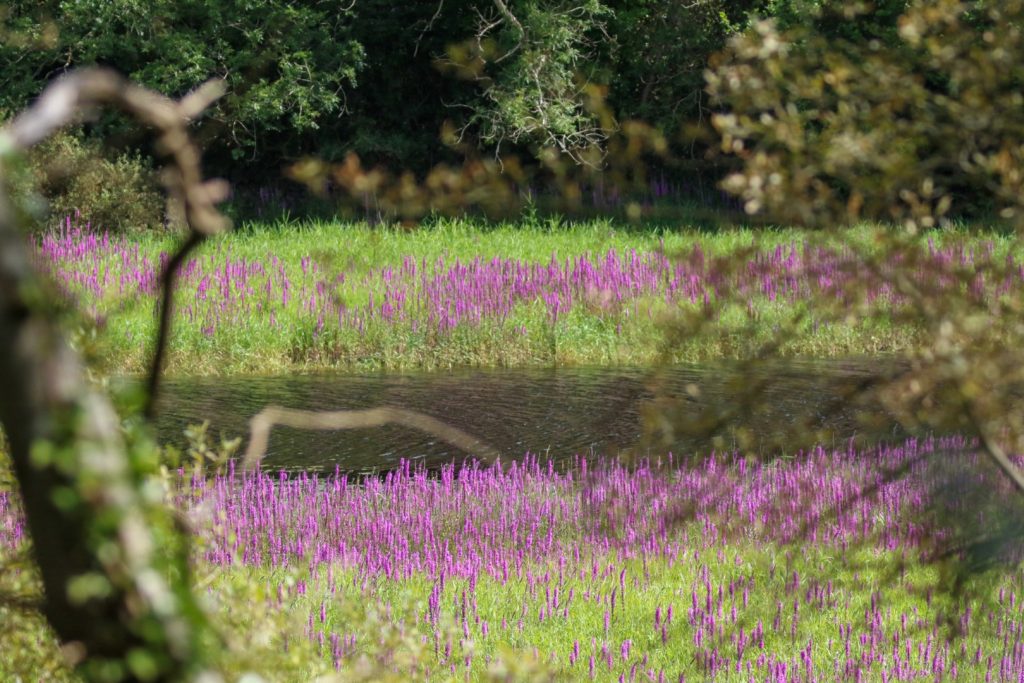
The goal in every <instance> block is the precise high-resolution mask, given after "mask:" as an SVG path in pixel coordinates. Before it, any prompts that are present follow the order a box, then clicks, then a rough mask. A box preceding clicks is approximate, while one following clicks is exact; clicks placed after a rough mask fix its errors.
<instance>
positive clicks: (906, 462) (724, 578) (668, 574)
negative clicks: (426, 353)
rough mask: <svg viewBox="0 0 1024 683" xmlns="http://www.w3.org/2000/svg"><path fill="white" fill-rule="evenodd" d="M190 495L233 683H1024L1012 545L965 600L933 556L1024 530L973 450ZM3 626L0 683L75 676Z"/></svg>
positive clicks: (260, 486) (478, 474) (208, 595)
mask: <svg viewBox="0 0 1024 683" xmlns="http://www.w3.org/2000/svg"><path fill="white" fill-rule="evenodd" d="M903 466H907V467H908V472H907V474H906V475H905V476H904V477H902V478H899V479H896V480H893V481H884V479H879V476H880V475H881V474H882V473H884V472H886V471H891V470H892V469H894V468H900V467H903ZM879 481H881V482H882V483H880V484H879V486H878V488H877V489H875V488H872V486H871V484H873V483H877V482H879ZM953 483H955V484H956V485H955V486H951V484H953ZM180 484H181V485H180V486H178V487H176V488H175V489H174V490H175V491H176V492H177V493H176V495H175V498H176V504H177V505H179V506H181V507H182V508H184V509H185V510H189V511H192V515H193V522H194V524H195V526H196V527H197V529H198V530H199V532H198V533H199V535H198V537H197V541H198V546H197V549H196V564H197V567H196V585H197V589H198V591H199V592H200V593H201V594H202V595H204V596H205V603H206V605H207V609H208V610H209V612H210V614H211V615H212V618H213V620H214V622H215V623H216V625H217V628H218V631H219V634H220V636H219V637H220V640H219V641H218V642H216V643H210V645H211V652H212V655H213V660H214V662H215V664H216V666H217V667H218V668H219V669H221V670H222V672H223V673H224V674H226V675H227V678H228V680H236V679H237V678H238V676H240V675H241V674H242V673H243V672H245V671H256V672H258V673H259V674H261V675H262V676H265V677H266V679H267V680H312V679H313V678H315V677H317V676H320V675H330V674H335V673H337V675H338V677H339V678H338V679H337V680H344V681H352V680H396V681H398V680H436V681H448V680H502V681H509V680H517V681H532V680H652V681H665V680H671V681H678V680H685V681H701V680H721V681H734V680H735V681H748V680H756V681H795V680H837V681H862V680H865V681H867V680H870V681H886V680H891V681H895V680H922V681H923V680H927V681H943V680H950V681H954V680H964V681H982V680H994V681H1017V680H1019V677H1020V676H1024V622H1022V619H1021V613H1020V609H1019V607H1020V605H1019V602H1020V600H1021V599H1024V595H1022V594H1021V586H1022V585H1024V584H1022V579H1024V574H1022V573H1021V571H1022V567H1021V565H1020V564H1019V561H1020V548H1019V546H1016V547H1015V548H1014V549H1012V552H1011V553H1010V556H1009V559H1007V558H1002V559H1003V563H1002V564H1000V562H998V561H996V562H995V563H994V564H992V565H989V570H988V571H987V572H985V573H975V574H973V575H971V576H970V578H968V580H967V581H966V582H965V583H962V584H959V587H958V588H956V587H955V586H957V584H956V582H955V581H954V580H953V579H954V576H953V575H951V574H950V569H951V568H953V567H955V566H956V563H955V562H952V563H951V562H949V561H946V562H933V561H929V560H928V558H929V557H931V558H934V557H936V556H937V555H938V554H939V553H941V551H943V550H944V549H948V548H950V547H955V546H956V545H957V544H958V543H962V542H965V541H971V542H973V541H977V540H978V539H982V538H984V537H985V536H984V534H987V533H989V532H990V531H991V527H992V524H993V521H994V520H1012V519H1015V518H1014V517H1013V515H1019V514H1020V512H1021V510H1020V505H1019V499H1018V498H1015V497H1014V493H1013V491H1012V490H1011V489H1010V487H1009V486H1008V485H1007V483H1006V481H1005V480H1004V479H1002V478H1001V477H1000V476H999V475H998V474H997V473H996V472H994V471H991V470H988V469H987V468H986V464H985V461H984V460H982V459H980V458H979V457H978V456H977V455H976V454H974V453H972V451H971V448H970V444H969V443H967V442H966V441H964V440H963V439H946V440H942V441H939V440H934V441H932V440H927V441H921V442H918V441H913V440H911V441H908V442H906V443H903V444H899V445H895V446H891V447H881V448H879V449H876V450H871V451H868V452H853V451H852V450H851V451H847V450H839V451H825V450H822V449H818V450H815V451H813V452H811V453H809V454H807V455H804V456H801V457H799V458H795V459H793V460H787V461H783V462H777V463H774V464H762V463H757V462H749V461H743V460H741V461H738V462H737V461H735V460H733V459H731V458H729V457H725V458H718V459H715V460H711V461H708V462H704V463H701V464H692V463H688V462H686V461H679V460H675V461H672V460H670V459H668V458H664V459H661V460H659V461H654V462H649V463H642V464H640V465H639V466H637V467H633V468H628V469H627V468H624V467H622V466H620V465H618V464H616V463H614V462H603V463H602V462H590V463H589V464H587V465H584V463H583V462H582V461H581V462H578V463H577V466H576V467H575V468H573V469H572V470H570V471H568V472H564V473H560V472H556V471H551V470H549V469H548V468H547V467H546V466H544V465H542V464H540V463H538V462H537V461H535V460H533V461H531V460H527V461H526V462H523V463H520V464H519V465H518V466H517V467H515V468H512V469H506V470H505V471H504V472H503V471H501V470H498V469H487V468H483V469H468V470H463V471H462V472H461V473H460V472H456V471H454V470H453V469H451V468H449V469H446V470H444V471H442V472H441V473H439V474H434V475H428V474H427V473H425V472H423V471H418V470H416V469H413V468H408V469H403V470H401V471H399V472H396V473H394V474H393V475H392V476H390V477H388V478H386V479H370V480H368V481H366V482H363V483H362V484H356V483H354V482H351V481H348V480H347V479H345V478H344V477H337V476H333V477H327V478H324V479H315V478H313V477H298V478H293V479H290V480H289V479H280V478H278V477H277V476H276V475H274V474H265V475H247V476H242V475H240V474H239V475H231V476H227V477H220V478H218V479H215V480H210V481H205V482H204V481H202V480H200V481H194V482H189V481H188V480H187V479H182V480H181V481H180ZM950 509H955V510H956V512H955V515H954V516H953V517H948V516H947V514H948V511H949V510H950ZM19 524H20V522H19V520H18V517H17V514H16V512H15V511H13V510H12V509H11V507H10V506H9V505H7V504H6V503H5V501H4V500H3V499H0V557H4V556H6V557H10V556H11V555H13V554H16V553H17V552H18V550H19V548H23V545H24V542H23V541H22V540H21V539H20V533H22V530H21V527H20V526H19ZM980 530H985V531H980ZM993 533H998V532H993ZM1013 553H1017V554H1016V556H1015V557H1016V560H1013V559H1012V558H1013V557H1014V555H1013ZM987 559H988V560H998V559H999V558H997V557H994V556H992V555H989V556H987ZM1014 562H1016V564H1015V563H1014ZM13 576H14V578H13V579H12V574H11V573H10V572H9V571H8V572H5V573H3V574H0V578H2V579H3V581H4V582H5V583H6V584H7V585H8V586H9V585H10V582H11V581H12V580H15V579H16V578H17V575H13ZM19 614H20V615H21V616H17V615H19ZM0 617H2V619H0V625H2V626H0V630H2V629H5V628H6V629H8V630H15V631H17V633H20V634H21V635H18V636H17V637H13V636H12V638H11V639H10V640H5V641H4V642H5V653H4V656H3V657H0V676H2V677H3V678H4V679H5V680H6V679H8V678H10V677H12V676H17V675H19V674H20V675H23V676H25V677H27V678H32V679H35V678H38V677H40V676H41V675H42V673H43V672H51V674H48V675H52V677H53V678H54V679H60V678H61V677H65V678H66V677H67V674H66V672H62V669H61V666H60V664H59V657H58V656H57V653H56V649H55V648H54V647H53V645H52V641H51V640H50V639H49V638H48V637H47V636H46V634H45V631H44V629H43V628H42V625H41V623H40V622H39V621H38V618H37V617H35V616H33V615H32V614H31V613H27V614H26V613H24V612H21V613H18V612H16V611H15V610H11V609H9V608H7V607H5V606H4V605H3V604H2V603H0Z"/></svg>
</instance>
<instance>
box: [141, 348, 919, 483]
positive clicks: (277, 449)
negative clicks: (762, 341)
mask: <svg viewBox="0 0 1024 683" xmlns="http://www.w3.org/2000/svg"><path fill="white" fill-rule="evenodd" d="M877 366H878V364H877V362H875V361H871V362H866V361H813V362H809V361H785V362H781V361H778V362H771V363H763V364H759V365H757V366H752V367H751V366H739V365H727V364H722V365H715V366H673V367H669V368H661V369H639V368H552V369H515V370H508V369H488V370H456V371H450V372H433V373H407V372H406V373H387V374H361V375H353V374H338V375H324V374H317V375H295V376H288V377H239V378H201V379H169V380H167V381H166V383H165V385H164V391H163V395H162V398H161V402H160V414H159V417H158V420H157V430H158V436H159V438H160V439H161V441H162V442H169V443H174V444H177V445H179V446H182V445H184V443H185V440H184V437H183V430H184V429H185V427H186V426H187V425H188V424H193V423H199V422H202V421H203V420H209V421H210V423H211V432H212V434H213V435H214V436H217V437H219V436H220V435H224V436H226V437H233V436H245V435H246V434H247V432H248V421H249V419H250V418H251V417H252V416H253V415H254V414H256V413H257V412H259V410H260V409H262V408H263V407H264V406H266V405H268V404H276V405H280V406H285V407H290V408H303V409H318V410H338V409H346V408H347V409H361V408H371V407H376V406H383V405H388V406H397V407H403V408H409V409H413V410H417V411H420V412H423V413H426V414H428V415H431V416H433V417H436V418H439V419H441V420H443V421H445V422H447V423H449V424H451V425H454V426H456V427H459V428H460V429H463V430H464V431H466V432H469V433H470V434H472V435H474V436H476V437H478V438H480V439H482V440H484V441H486V442H487V443H488V444H490V445H492V446H493V447H494V448H496V449H497V450H498V451H499V452H500V453H501V454H502V456H503V457H504V458H510V459H511V458H519V457H522V456H523V454H524V453H526V452H530V453H535V454H540V455H541V456H543V457H551V458H554V459H556V460H563V459H568V458H571V457H572V456H573V455H574V454H583V455H610V456H619V457H624V456H631V457H635V456H644V455H653V456H663V455H665V454H666V453H667V452H669V451H672V452H673V453H674V454H676V455H688V454H691V453H694V452H698V451H706V450H708V449H711V448H717V449H719V450H721V449H732V448H736V447H740V446H742V447H744V448H746V449H747V450H750V449H754V450H757V449H761V448H763V449H772V448H778V444H777V443H775V442H777V441H778V440H779V437H782V436H784V435H785V434H787V433H788V431H789V430H790V429H791V428H793V426H794V425H795V424H798V423H799V424H803V423H804V422H807V421H810V423H813V425H814V426H815V428H819V429H821V430H822V433H823V434H824V435H825V437H826V438H828V439H831V440H832V441H834V442H835V443H840V442H841V441H842V440H843V439H846V438H849V437H850V436H853V435H856V434H858V433H859V432H861V431H862V430H863V427H862V426H861V423H860V420H859V418H858V415H857V414H856V411H855V410H854V409H853V408H852V406H849V405H847V403H846V402H845V401H844V400H842V396H843V394H842V391H843V390H844V388H845V387H848V386H849V385H850V384H851V383H852V382H856V381H858V379H859V378H862V377H864V376H866V375H867V374H868V373H869V372H871V371H873V370H875V369H877ZM751 397H754V398H756V400H753V401H752V402H751V405H750V406H746V405H744V401H745V400H747V399H748V398H751ZM832 404H834V405H832ZM723 412H726V413H728V415H727V418H728V419H725V420H722V424H717V425H716V424H712V425H708V424H707V418H708V416H709V415H711V416H716V415H720V414H721V413H723ZM874 412H875V413H876V414H875V415H874V417H875V418H879V416H880V417H881V423H882V424H887V423H886V422H885V416H884V414H881V415H880V411H878V410H875V411H874ZM876 421H877V420H876ZM738 428H745V429H746V433H747V435H748V439H747V440H746V441H745V442H744V441H741V440H740V437H739V436H738V434H739V432H738V431H737V429H738ZM892 429H893V436H898V435H900V432H899V430H898V429H897V428H895V427H893V428H892ZM709 431H711V432H713V435H714V436H716V437H717V438H710V437H709V436H708V434H707V432H709ZM465 456H466V454H465V453H463V452H461V451H459V450H458V449H456V448H454V447H452V446H450V445H448V444H446V443H443V442H439V441H437V440H436V439H435V438H434V437H432V436H430V435H427V434H422V433H419V432H416V431H414V430H410V429H407V428H404V427H397V426H386V427H378V428H372V429H355V430H346V431H306V430H296V429H290V428H286V427H276V428H275V429H274V430H273V432H272V434H271V439H270V444H269V447H268V452H267V457H266V459H265V461H264V464H265V466H266V467H271V468H283V469H298V468H307V469H334V467H335V466H338V467H341V468H342V469H343V470H348V471H368V470H379V469H388V468H391V467H394V466H395V465H396V464H397V463H398V462H399V460H400V459H402V458H407V459H412V460H417V461H424V462H425V464H427V465H428V466H437V465H440V464H442V463H445V462H449V461H451V460H453V459H455V460H461V459H463V458H464V457H465Z"/></svg>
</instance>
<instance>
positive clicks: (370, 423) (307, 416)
mask: <svg viewBox="0 0 1024 683" xmlns="http://www.w3.org/2000/svg"><path fill="white" fill-rule="evenodd" d="M388 424H397V425H401V426H403V427H410V428H412V429H418V430H420V431H421V432H426V433H427V434H431V435H433V436H436V437H437V438H438V439H441V440H442V441H446V442H448V443H450V444H451V445H453V446H455V447H456V448H459V449H461V450H464V451H466V452H467V453H470V454H472V455H475V456H477V457H478V458H480V459H481V460H484V461H487V462H488V463H494V462H497V461H498V459H499V458H500V455H499V453H498V451H497V450H495V449H494V448H492V447H491V446H488V445H487V444H486V443H484V442H483V441H481V440H479V439H477V438H476V437H474V436H471V435H470V434H467V433H466V432H464V431H462V430H461V429H457V428H456V427H452V426H451V425H448V424H445V423H444V422H441V421H440V420H438V419H436V418H433V417H430V416H429V415H424V414H423V413H417V412H415V411H413V410H406V409H404V408H391V407H381V408H371V409H369V410H336V411H330V412H322V411H315V410H293V409H291V408H281V407H279V406H267V407H266V408H264V409H263V410H261V411H260V412H259V413H257V414H256V415H255V416H254V417H253V418H252V420H250V421H249V429H250V436H249V446H248V448H247V449H246V451H245V457H244V459H243V461H242V462H243V467H244V468H245V469H253V468H256V467H258V466H259V464H260V461H261V460H262V459H263V455H264V454H265V453H266V451H267V442H268V441H269V439H270V430H271V429H272V428H273V427H274V426H275V425H280V426H283V427H295V428H297V429H360V428H364V427H383V426H384V425H388Z"/></svg>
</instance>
